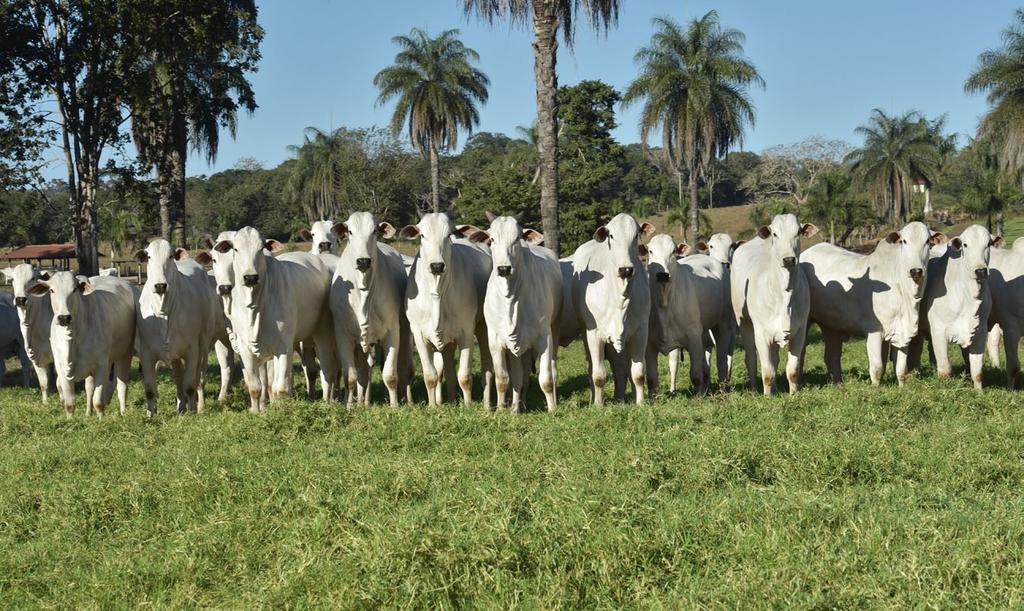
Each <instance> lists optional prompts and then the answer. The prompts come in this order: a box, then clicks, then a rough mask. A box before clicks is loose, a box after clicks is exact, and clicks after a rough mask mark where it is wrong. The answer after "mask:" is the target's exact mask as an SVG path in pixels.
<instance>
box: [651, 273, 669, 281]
mask: <svg viewBox="0 0 1024 611" xmlns="http://www.w3.org/2000/svg"><path fill="white" fill-rule="evenodd" d="M669 278H670V276H669V275H668V272H658V273H656V274H654V279H655V280H657V281H658V282H660V283H662V284H665V283H667V282H668V279H669Z"/></svg>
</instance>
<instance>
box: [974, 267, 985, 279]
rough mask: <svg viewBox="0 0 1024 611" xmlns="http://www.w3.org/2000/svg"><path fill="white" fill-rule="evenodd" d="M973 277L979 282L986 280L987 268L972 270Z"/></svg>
mask: <svg viewBox="0 0 1024 611" xmlns="http://www.w3.org/2000/svg"><path fill="white" fill-rule="evenodd" d="M974 277H975V278H977V279H978V281H979V282H980V281H982V280H986V279H987V278H988V268H987V267H982V268H980V269H976V270H974Z"/></svg>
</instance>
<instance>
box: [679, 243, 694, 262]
mask: <svg viewBox="0 0 1024 611" xmlns="http://www.w3.org/2000/svg"><path fill="white" fill-rule="evenodd" d="M698 244H699V242H698ZM691 252H692V249H691V248H690V245H689V244H687V243H686V242H680V243H678V244H676V250H675V253H676V258H677V259H679V258H682V257H685V256H688V255H689V254H690V253H691Z"/></svg>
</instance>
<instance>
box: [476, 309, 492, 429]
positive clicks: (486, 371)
mask: <svg viewBox="0 0 1024 611" xmlns="http://www.w3.org/2000/svg"><path fill="white" fill-rule="evenodd" d="M476 338H477V344H478V346H477V348H478V349H479V350H480V378H481V380H482V381H483V386H484V388H483V403H484V409H487V410H490V409H491V385H492V382H493V378H494V366H493V364H492V363H491V349H490V338H488V337H487V326H486V325H484V324H481V325H480V326H479V327H477V330H476Z"/></svg>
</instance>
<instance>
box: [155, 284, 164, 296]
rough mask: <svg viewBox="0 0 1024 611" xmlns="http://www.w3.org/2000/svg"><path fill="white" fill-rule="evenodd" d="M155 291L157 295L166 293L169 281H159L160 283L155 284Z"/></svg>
mask: <svg viewBox="0 0 1024 611" xmlns="http://www.w3.org/2000/svg"><path fill="white" fill-rule="evenodd" d="M153 292H154V293H156V294H157V295H163V294H164V293H166V292H167V283H166V282H158V283H156V284H154V285H153Z"/></svg>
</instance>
